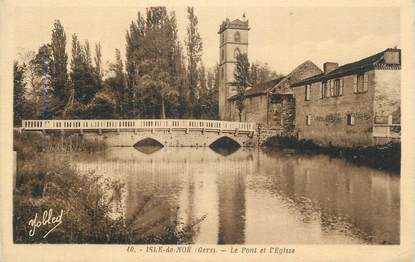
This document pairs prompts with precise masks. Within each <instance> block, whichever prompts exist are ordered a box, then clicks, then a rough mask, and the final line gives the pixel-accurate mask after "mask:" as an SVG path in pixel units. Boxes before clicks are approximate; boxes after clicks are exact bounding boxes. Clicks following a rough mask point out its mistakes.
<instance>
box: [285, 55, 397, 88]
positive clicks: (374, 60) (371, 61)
mask: <svg viewBox="0 0 415 262" xmlns="http://www.w3.org/2000/svg"><path fill="white" fill-rule="evenodd" d="M387 51H397V49H392V48H388V49H386V50H384V51H382V52H380V53H377V54H374V55H372V56H369V57H366V58H364V59H361V60H359V61H356V62H353V63H349V64H345V65H342V66H340V67H338V68H336V69H335V70H333V71H331V72H329V73H327V74H324V73H322V74H319V75H315V76H312V77H309V78H307V79H304V80H301V81H298V82H296V83H293V84H292V85H291V87H297V86H302V85H305V84H310V83H314V82H319V81H324V80H327V79H331V78H335V77H340V76H344V75H348V74H353V73H355V72H358V71H363V70H367V69H371V68H374V67H376V66H382V65H383V63H382V62H383V58H384V55H385V53H386V52H387ZM398 51H399V52H400V49H398Z"/></svg>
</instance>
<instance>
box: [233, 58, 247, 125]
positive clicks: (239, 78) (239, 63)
mask: <svg viewBox="0 0 415 262" xmlns="http://www.w3.org/2000/svg"><path fill="white" fill-rule="evenodd" d="M249 69H250V66H249V60H248V55H247V54H246V53H243V54H238V55H237V56H236V67H235V71H234V73H233V75H234V78H235V85H236V100H235V101H236V107H237V109H238V113H239V121H242V112H243V110H244V109H245V104H244V102H245V91H246V88H247V87H248V85H249V83H250V79H249V76H250V70H249Z"/></svg>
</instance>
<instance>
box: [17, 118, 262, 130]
mask: <svg viewBox="0 0 415 262" xmlns="http://www.w3.org/2000/svg"><path fill="white" fill-rule="evenodd" d="M22 128H23V130H97V129H100V130H105V129H188V130H191V129H207V130H225V131H226V130H232V131H234V130H238V131H241V132H244V131H246V132H252V131H255V130H256V124H255V123H248V122H229V121H216V120H188V119H123V120H114V119H104V120H101V119H100V120H23V121H22Z"/></svg>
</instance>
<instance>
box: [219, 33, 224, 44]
mask: <svg viewBox="0 0 415 262" xmlns="http://www.w3.org/2000/svg"><path fill="white" fill-rule="evenodd" d="M220 43H221V44H223V43H225V33H222V34H221V35H220Z"/></svg>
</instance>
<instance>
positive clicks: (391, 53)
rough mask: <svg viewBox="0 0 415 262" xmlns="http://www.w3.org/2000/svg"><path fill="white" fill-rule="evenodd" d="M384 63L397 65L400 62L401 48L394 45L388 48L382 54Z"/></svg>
mask: <svg viewBox="0 0 415 262" xmlns="http://www.w3.org/2000/svg"><path fill="white" fill-rule="evenodd" d="M383 60H384V62H385V64H393V65H399V64H401V50H400V49H398V48H397V47H396V46H395V48H388V49H386V51H385V54H384V56H383Z"/></svg>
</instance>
